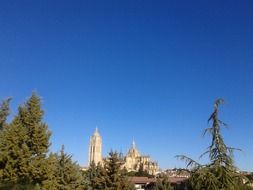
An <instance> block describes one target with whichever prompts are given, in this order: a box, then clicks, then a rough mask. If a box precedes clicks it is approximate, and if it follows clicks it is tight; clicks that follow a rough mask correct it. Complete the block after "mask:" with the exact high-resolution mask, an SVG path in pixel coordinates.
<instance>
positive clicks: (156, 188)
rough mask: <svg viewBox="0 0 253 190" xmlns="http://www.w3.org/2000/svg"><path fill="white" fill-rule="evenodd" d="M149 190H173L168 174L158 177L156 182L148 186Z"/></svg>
mask: <svg viewBox="0 0 253 190" xmlns="http://www.w3.org/2000/svg"><path fill="white" fill-rule="evenodd" d="M146 189H147V190H172V189H173V188H172V186H171V185H170V182H169V178H168V176H167V175H166V174H161V175H159V176H157V178H156V182H155V183H151V184H148V185H147V187H146Z"/></svg>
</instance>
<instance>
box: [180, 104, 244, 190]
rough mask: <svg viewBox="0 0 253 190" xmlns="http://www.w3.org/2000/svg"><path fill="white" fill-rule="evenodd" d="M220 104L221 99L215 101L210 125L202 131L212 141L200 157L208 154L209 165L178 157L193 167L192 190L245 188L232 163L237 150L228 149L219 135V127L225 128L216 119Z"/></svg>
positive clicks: (235, 189) (233, 189)
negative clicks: (208, 135)
mask: <svg viewBox="0 0 253 190" xmlns="http://www.w3.org/2000/svg"><path fill="white" fill-rule="evenodd" d="M222 103H223V100H222V99H218V100H216V101H215V104H214V112H213V113H212V114H211V116H210V118H209V120H208V121H211V122H212V125H211V127H210V128H207V129H206V130H205V131H204V134H206V133H207V132H208V133H210V135H211V138H212V141H211V145H210V146H209V147H208V150H207V151H206V152H204V153H203V154H202V155H201V156H200V157H202V156H204V155H206V154H208V156H209V159H210V163H209V164H206V165H201V164H199V163H197V162H195V161H194V160H192V159H191V158H188V157H186V156H182V155H181V156H178V157H179V158H180V159H182V160H185V161H186V163H187V166H192V167H193V170H192V176H191V177H190V179H189V181H190V184H191V188H192V189H194V190H202V189H205V190H239V189H242V187H243V186H245V185H243V183H242V181H243V180H242V177H241V176H240V175H239V174H238V173H237V172H236V170H235V166H234V163H233V151H234V150H239V149H235V148H231V147H228V146H227V145H226V144H225V143H224V140H223V137H222V135H221V127H222V126H226V124H225V123H224V122H222V121H221V120H220V119H219V117H218V111H219V106H220V104H222Z"/></svg>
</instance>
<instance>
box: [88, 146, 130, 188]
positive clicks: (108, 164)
mask: <svg viewBox="0 0 253 190" xmlns="http://www.w3.org/2000/svg"><path fill="white" fill-rule="evenodd" d="M123 163H124V162H123V160H122V158H121V157H120V154H118V153H117V152H113V151H111V152H110V153H109V157H108V158H107V159H106V160H105V162H104V166H102V165H101V164H98V165H97V166H96V165H95V164H94V163H91V165H90V167H89V169H88V171H87V172H86V175H85V176H86V177H85V178H86V183H87V186H88V190H133V189H134V188H133V186H132V185H131V184H130V182H129V180H128V176H127V171H126V170H125V169H124V168H122V167H123V166H122V165H123Z"/></svg>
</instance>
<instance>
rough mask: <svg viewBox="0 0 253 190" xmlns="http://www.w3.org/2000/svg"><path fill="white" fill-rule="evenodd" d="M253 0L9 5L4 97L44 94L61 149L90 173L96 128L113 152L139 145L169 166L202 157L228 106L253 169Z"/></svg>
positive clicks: (3, 38) (0, 10) (0, 7)
mask: <svg viewBox="0 0 253 190" xmlns="http://www.w3.org/2000/svg"><path fill="white" fill-rule="evenodd" d="M252 8H253V1H251V0H249V1H247V0H245V1H236V0H230V1H218V0H217V1H216V0H215V1H201V0H199V1H189V0H182V1H178V0H173V1H172V0H168V1H167V0H166V1H157V0H156V1H148V0H126V1H123V0H122V1H118V0H114V1H110V0H108V1H103V0H101V1H97V0H90V1H85V0H80V1H77V0H76V1H63V0H59V1H52V0H43V1H42V0H41V1H34V0H30V1H28V0H24V1H20V0H16V1H13V0H8V1H7V0H6V1H4V0H3V1H0V76H1V82H0V99H4V98H5V97H8V96H11V97H13V101H12V104H11V107H12V110H13V111H12V114H15V112H16V107H17V105H18V104H20V103H22V102H24V100H25V99H26V98H27V97H29V96H30V95H31V92H32V91H33V90H36V91H37V92H38V93H39V95H40V96H41V97H42V98H43V107H44V109H45V111H46V115H45V121H46V122H47V123H48V125H49V128H50V130H51V131H52V132H53V134H52V138H51V141H52V146H51V150H52V151H58V150H59V149H60V147H61V145H62V144H64V145H65V147H66V150H67V152H69V153H71V154H73V158H74V159H75V160H77V161H78V162H79V163H80V164H81V165H85V164H86V163H87V153H88V143H89V137H90V135H91V134H92V133H93V131H94V129H95V127H96V126H98V128H99V131H100V133H101V135H102V138H103V154H104V155H107V153H108V151H110V149H113V150H118V151H122V152H123V153H126V151H127V150H128V148H129V147H130V145H131V141H132V139H133V138H135V140H136V144H137V147H138V148H139V150H140V152H141V153H143V154H149V155H151V156H152V158H153V159H154V160H157V161H158V162H159V164H160V166H161V167H162V168H172V167H183V166H184V163H182V162H180V161H178V160H176V159H175V158H174V156H175V155H177V154H187V155H189V156H191V157H193V158H196V159H197V158H198V155H200V154H201V153H202V152H204V151H205V148H206V147H207V146H208V144H209V142H210V139H209V138H208V136H207V137H205V138H202V136H201V134H202V132H203V129H204V128H205V127H207V126H208V125H207V119H208V117H209V114H210V113H211V112H212V110H213V102H214V100H215V99H216V98H217V97H222V98H224V99H225V101H226V103H225V105H224V106H222V107H221V115H220V117H221V119H223V121H225V122H227V123H228V124H229V125H230V128H229V129H228V130H224V131H223V134H224V137H225V141H226V143H227V144H228V145H230V146H236V147H239V148H241V149H243V150H244V152H243V153H238V154H236V155H237V156H236V157H235V159H236V164H237V165H238V166H239V167H240V168H241V169H243V170H251V171H253V148H252V145H253V138H252V136H253V126H252V118H253V111H252V110H253V11H252Z"/></svg>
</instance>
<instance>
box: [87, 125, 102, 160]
mask: <svg viewBox="0 0 253 190" xmlns="http://www.w3.org/2000/svg"><path fill="white" fill-rule="evenodd" d="M92 162H94V163H95V164H96V165H97V164H98V163H99V162H100V163H102V138H101V136H100V134H99V132H98V129H97V128H96V129H95V132H94V133H93V135H92V136H91V138H90V145H89V157H88V165H90V164H91V163H92Z"/></svg>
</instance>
